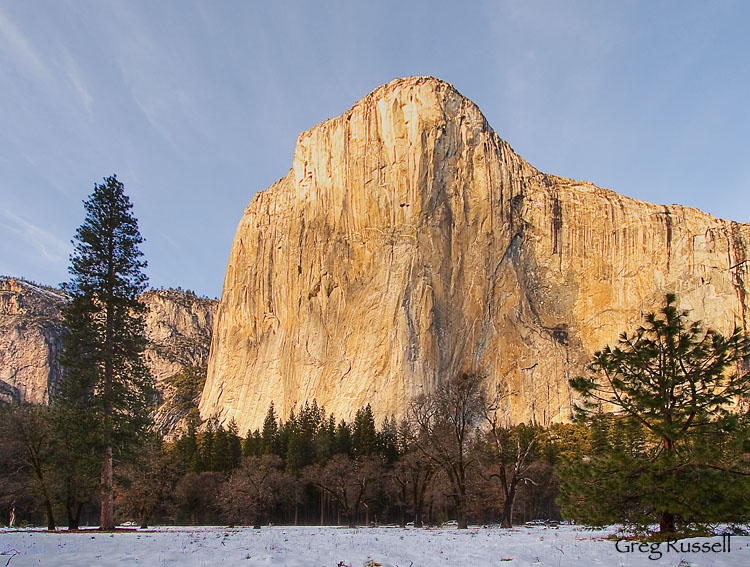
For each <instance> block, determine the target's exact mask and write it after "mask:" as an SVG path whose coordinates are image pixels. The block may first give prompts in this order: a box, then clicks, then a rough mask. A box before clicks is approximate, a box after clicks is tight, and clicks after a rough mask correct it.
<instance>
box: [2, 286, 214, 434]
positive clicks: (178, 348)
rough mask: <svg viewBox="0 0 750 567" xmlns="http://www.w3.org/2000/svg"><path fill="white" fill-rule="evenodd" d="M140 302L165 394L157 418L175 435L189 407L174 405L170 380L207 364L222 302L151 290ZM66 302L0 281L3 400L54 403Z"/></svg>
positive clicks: (52, 293)
mask: <svg viewBox="0 0 750 567" xmlns="http://www.w3.org/2000/svg"><path fill="white" fill-rule="evenodd" d="M140 299H141V301H143V303H144V304H145V305H146V316H145V323H146V336H147V337H148V339H149V347H148V349H147V350H146V353H145V359H146V364H147V365H148V367H149V369H150V370H151V373H152V374H153V375H154V377H155V379H156V384H157V389H158V390H159V391H160V394H161V396H162V403H161V405H160V407H159V409H158V410H157V411H156V413H155V416H154V417H155V418H156V421H157V425H158V426H159V427H160V428H161V429H162V431H163V432H165V433H170V432H173V431H175V430H177V429H180V427H181V423H180V422H181V420H182V419H183V418H184V412H183V411H181V408H184V407H185V405H186V404H177V405H176V404H173V403H171V402H172V398H173V397H174V396H175V395H179V392H177V391H176V389H175V388H174V387H173V386H171V384H170V378H171V377H172V376H174V375H176V374H179V373H180V372H185V371H192V369H194V368H201V367H205V366H206V364H207V361H208V353H209V347H210V344H211V332H212V327H213V318H214V314H215V312H216V307H217V302H216V301H215V300H211V299H205V298H200V297H197V296H196V295H195V294H194V293H192V292H190V291H183V290H174V289H167V290H150V291H147V292H145V293H144V294H143V295H141V298H140ZM67 301H68V299H67V297H66V295H65V294H64V293H63V292H62V291H60V290H58V289H54V288H49V287H46V286H41V285H37V284H34V283H31V282H27V281H24V280H22V279H19V278H3V277H0V400H3V401H6V402H13V403H20V402H29V403H35V404H46V403H48V402H49V399H50V394H51V393H53V392H54V388H55V386H56V384H57V382H58V380H59V379H60V375H61V369H60V365H59V363H58V360H57V355H58V353H59V351H60V349H61V347H62V341H61V337H62V319H61V309H62V308H63V307H64V305H65V304H66V302H67ZM195 403H197V400H195ZM193 405H195V404H193ZM177 406H179V407H177Z"/></svg>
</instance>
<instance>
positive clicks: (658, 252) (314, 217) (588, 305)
mask: <svg viewBox="0 0 750 567" xmlns="http://www.w3.org/2000/svg"><path fill="white" fill-rule="evenodd" d="M749 242H750V226H748V225H742V224H737V223H733V222H728V221H723V220H719V219H715V218H713V217H711V216H709V215H707V214H704V213H702V212H700V211H697V210H695V209H690V208H686V207H680V206H671V207H665V206H657V205H652V204H648V203H645V202H641V201H637V200H635V199H630V198H627V197H623V196H620V195H618V194H616V193H614V192H612V191H609V190H606V189H601V188H598V187H596V186H594V185H592V184H590V183H587V182H578V181H574V180H571V179H564V178H559V177H554V176H552V175H547V174H544V173H541V172H539V171H538V170H536V169H535V168H533V167H532V166H531V165H529V164H528V163H526V162H525V161H524V160H523V159H522V158H521V157H519V156H518V155H517V154H515V153H514V151H513V150H512V149H511V148H510V146H509V145H508V144H507V143H506V142H504V141H503V140H501V139H500V138H499V137H498V136H497V134H495V132H494V131H493V130H492V129H491V128H490V127H489V125H488V124H487V122H486V120H485V118H484V117H483V116H482V114H481V112H480V111H479V109H478V108H477V107H476V105H474V104H473V103H472V102H471V101H469V100H467V99H466V98H464V97H463V96H461V95H460V94H459V93H458V92H457V91H456V90H455V89H454V88H453V87H452V86H450V85H448V84H446V83H443V82H441V81H438V80H435V79H432V78H409V79H399V80H395V81H393V82H391V83H389V84H387V85H385V86H382V87H380V88H378V89H377V90H375V91H374V92H373V93H371V94H370V95H369V96H367V97H366V98H365V99H363V100H362V101H360V102H359V103H357V104H356V105H355V106H354V107H353V108H352V109H351V110H349V111H348V112H346V113H345V114H343V115H342V116H340V117H338V118H334V119H332V120H328V121H326V122H324V123H322V124H320V125H318V126H316V127H315V128H313V129H312V130H309V131H307V132H304V133H303V134H301V135H300V137H299V139H298V141H297V146H296V149H295V154H294V164H293V167H292V170H291V171H290V172H289V173H288V174H287V176H286V177H284V178H283V179H281V180H279V181H278V182H277V183H275V184H274V185H272V186H271V187H270V188H269V189H268V190H266V191H263V192H260V193H258V194H257V195H256V196H255V198H254V199H253V200H252V202H251V203H250V205H249V206H248V208H247V209H246V211H245V214H244V216H243V217H242V220H241V221H240V223H239V226H238V228H237V233H236V236H235V239H234V243H233V244H232V251H231V256H230V260H229V265H228V267H227V272H226V277H225V280H224V290H223V295H222V299H221V302H220V305H219V310H218V313H217V316H216V324H215V327H214V336H213V342H212V354H211V357H210V361H209V367H208V379H207V383H206V386H205V389H204V391H203V395H202V398H201V403H200V410H201V415H202V416H203V417H204V418H205V417H209V416H218V417H219V418H220V419H221V420H222V421H224V422H226V421H228V420H229V419H231V418H234V419H235V420H236V421H237V423H238V425H239V426H240V430H241V431H245V430H247V429H248V428H254V427H256V426H258V425H260V423H261V421H262V419H263V416H264V415H265V412H266V409H267V408H268V405H269V404H270V402H271V401H273V402H274V404H275V407H276V408H277V409H278V410H280V411H281V413H282V414H283V415H288V412H289V411H290V410H291V409H292V408H294V407H295V406H299V405H300V404H303V403H304V402H305V400H311V399H313V398H316V399H317V401H318V403H319V404H324V405H325V407H326V409H327V411H329V412H334V413H335V414H336V415H337V416H338V417H343V418H346V417H351V416H352V414H353V412H354V411H355V410H356V409H357V408H358V407H361V406H363V405H365V404H367V403H370V404H372V407H373V410H374V411H375V412H376V413H377V414H378V415H379V416H381V417H383V416H386V415H391V414H393V415H395V416H401V415H403V414H404V413H405V410H406V407H407V404H408V402H409V400H410V399H411V398H412V397H413V396H415V395H417V394H420V393H423V392H429V391H431V390H432V389H434V388H435V386H436V385H437V384H438V383H439V382H440V381H442V380H444V379H446V377H448V376H451V375H452V374H454V373H456V372H459V371H461V370H471V371H476V372H481V373H483V374H485V375H487V376H488V377H489V378H490V379H491V380H492V381H493V382H495V383H496V384H498V385H502V387H504V388H506V389H507V390H508V391H510V392H512V396H511V397H510V398H509V402H508V403H509V409H510V412H511V415H512V418H513V419H515V420H535V421H537V422H540V423H549V422H551V421H553V420H561V419H566V418H567V417H568V415H569V411H570V402H571V392H570V390H569V389H568V385H567V380H568V378H569V377H572V376H574V375H577V374H579V373H581V372H582V371H583V368H584V366H585V364H586V362H587V361H588V359H589V357H590V356H591V354H592V353H593V352H594V351H595V350H596V349H599V348H601V347H602V346H603V345H605V344H607V343H613V342H614V341H616V339H617V336H618V334H619V333H620V332H621V331H623V330H626V329H632V328H633V326H634V325H636V323H638V322H639V321H640V318H641V316H642V314H643V313H644V312H647V311H649V310H652V309H655V308H657V307H658V306H659V305H660V304H661V302H662V301H663V296H664V293H665V292H666V291H674V292H677V293H678V294H679V297H680V299H681V302H682V306H683V307H685V308H690V309H692V310H693V311H694V316H696V317H699V318H702V319H704V320H705V321H706V322H707V323H708V324H709V325H711V326H713V327H716V328H718V329H720V330H722V331H724V332H729V331H731V329H732V327H733V325H735V324H738V325H741V326H744V327H745V328H746V327H747V324H748V306H747V303H748V300H747V298H746V294H747V276H746V274H747V263H743V262H744V261H745V260H746V259H747V246H748V243H749Z"/></svg>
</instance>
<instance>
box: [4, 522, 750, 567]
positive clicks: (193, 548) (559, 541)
mask: <svg viewBox="0 0 750 567" xmlns="http://www.w3.org/2000/svg"><path fill="white" fill-rule="evenodd" d="M610 532H611V530H605V531H592V530H584V529H582V528H577V527H572V526H562V527H560V528H559V529H552V528H547V527H541V526H540V527H528V528H527V527H519V528H514V529H512V530H503V529H500V528H497V527H489V528H486V527H485V528H470V529H468V530H460V531H459V530H457V529H456V528H441V529H428V530H426V529H414V528H411V529H409V528H406V529H401V528H389V527H381V528H361V529H343V528H328V527H327V528H313V527H297V528H293V527H270V528H263V529H262V530H253V529H250V528H236V529H235V528H218V527H211V528H157V529H155V530H146V531H132V532H123V533H116V534H109V533H98V532H82V533H65V532H57V533H46V532H44V531H20V530H19V531H15V530H0V567H4V566H5V565H6V561H7V565H8V567H23V566H28V565H41V566H45V567H63V566H76V567H78V566H101V567H114V566H118V567H120V566H142V565H144V566H154V567H204V566H205V567H214V566H215V565H219V566H220V567H231V566H234V565H239V566H247V567H252V566H280V565H285V566H290V567H298V566H306V567H308V566H309V567H313V566H321V567H338V566H341V567H343V566H345V565H346V566H351V567H365V566H374V565H382V566H383V567H396V566H398V567H422V566H430V567H433V566H440V565H445V566H447V567H484V566H510V567H512V566H518V565H533V566H534V567H543V566H545V565H546V566H555V567H565V566H571V567H572V566H575V567H581V566H589V565H591V566H606V567H610V566H622V567H625V566H628V567H630V566H658V565H672V566H680V567H688V566H691V567H698V566H725V565H732V566H740V565H742V566H745V565H750V537H732V538H731V551H729V552H723V551H714V552H705V553H689V552H686V553H683V552H680V551H679V550H678V551H674V550H667V548H666V544H664V543H663V544H661V546H660V547H659V548H658V550H657V552H653V551H652V550H650V549H644V550H643V552H641V551H638V550H636V551H634V552H630V553H621V552H618V550H617V549H616V547H615V542H614V541H607V540H605V539H604V538H606V536H607V535H608V534H609V533H610ZM682 541H683V542H692V543H707V544H716V545H717V547H716V549H717V550H719V549H721V544H722V538H721V537H714V538H710V539H707V538H695V539H691V540H682ZM649 545H653V544H649ZM677 545H678V546H679V545H680V544H679V543H678V544H677ZM620 548H621V549H624V546H623V544H622V543H621V544H620ZM659 552H660V553H661V557H660V558H656V555H658V553H659ZM649 556H651V557H655V558H654V559H649ZM368 562H369V563H368Z"/></svg>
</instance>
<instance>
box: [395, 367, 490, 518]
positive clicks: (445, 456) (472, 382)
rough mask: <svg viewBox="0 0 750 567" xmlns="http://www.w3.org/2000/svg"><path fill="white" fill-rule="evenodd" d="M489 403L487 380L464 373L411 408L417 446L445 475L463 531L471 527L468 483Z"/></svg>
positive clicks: (442, 385)
mask: <svg viewBox="0 0 750 567" xmlns="http://www.w3.org/2000/svg"><path fill="white" fill-rule="evenodd" d="M485 403H486V400H485V395H484V391H483V380H482V378H481V377H480V376H478V375H476V374H469V373H461V374H458V375H456V376H455V377H453V378H451V379H449V380H447V381H445V382H444V383H443V384H441V385H440V386H439V387H438V388H437V390H436V391H435V392H434V393H433V394H431V395H429V396H425V395H422V396H419V397H417V398H416V399H415V400H414V401H413V402H412V403H411V404H410V407H409V416H410V419H411V421H412V422H413V424H414V425H415V427H416V437H415V440H416V447H417V449H418V450H419V451H420V452H421V453H422V454H423V455H424V456H425V457H427V458H428V459H429V460H430V461H431V462H433V463H434V464H435V465H436V466H437V467H439V468H441V469H442V470H443V472H445V474H446V476H447V477H448V480H449V481H450V485H451V495H450V496H451V499H452V500H453V504H454V506H455V509H456V521H457V523H458V527H459V528H460V529H465V528H466V527H467V520H466V480H467V478H466V477H467V471H468V469H469V467H471V466H472V465H473V464H474V461H475V459H474V457H473V456H472V454H471V450H470V449H471V444H472V441H473V435H472V434H473V432H474V429H475V427H477V426H478V425H479V423H480V421H481V416H482V411H483V408H484V406H485Z"/></svg>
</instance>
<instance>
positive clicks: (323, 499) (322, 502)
mask: <svg viewBox="0 0 750 567" xmlns="http://www.w3.org/2000/svg"><path fill="white" fill-rule="evenodd" d="M325 519H326V495H325V493H324V492H321V493H320V525H321V526H322V525H324V524H325Z"/></svg>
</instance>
